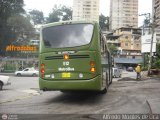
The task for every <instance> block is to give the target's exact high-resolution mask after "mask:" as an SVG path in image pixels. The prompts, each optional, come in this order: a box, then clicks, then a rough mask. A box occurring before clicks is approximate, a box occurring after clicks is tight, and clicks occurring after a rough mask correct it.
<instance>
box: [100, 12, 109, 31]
mask: <svg viewBox="0 0 160 120" xmlns="http://www.w3.org/2000/svg"><path fill="white" fill-rule="evenodd" d="M99 25H100V27H101V29H105V28H106V29H107V30H109V17H105V16H104V15H102V14H101V15H100V16H99Z"/></svg>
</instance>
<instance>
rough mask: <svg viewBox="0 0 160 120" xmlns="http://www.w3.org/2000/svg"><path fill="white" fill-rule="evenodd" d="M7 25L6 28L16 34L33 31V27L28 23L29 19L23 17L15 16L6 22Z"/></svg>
mask: <svg viewBox="0 0 160 120" xmlns="http://www.w3.org/2000/svg"><path fill="white" fill-rule="evenodd" d="M7 23H8V26H10V27H11V29H12V30H13V31H14V32H16V33H24V32H30V31H33V26H32V24H31V23H30V20H29V18H27V17H25V16H23V15H19V14H15V15H13V16H11V17H10V18H9V19H8V20H7Z"/></svg>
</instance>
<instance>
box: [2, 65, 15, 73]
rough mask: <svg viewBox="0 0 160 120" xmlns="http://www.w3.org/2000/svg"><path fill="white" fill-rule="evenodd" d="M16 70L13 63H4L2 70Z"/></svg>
mask: <svg viewBox="0 0 160 120" xmlns="http://www.w3.org/2000/svg"><path fill="white" fill-rule="evenodd" d="M15 70H16V65H15V64H5V65H4V71H5V72H14V71H15Z"/></svg>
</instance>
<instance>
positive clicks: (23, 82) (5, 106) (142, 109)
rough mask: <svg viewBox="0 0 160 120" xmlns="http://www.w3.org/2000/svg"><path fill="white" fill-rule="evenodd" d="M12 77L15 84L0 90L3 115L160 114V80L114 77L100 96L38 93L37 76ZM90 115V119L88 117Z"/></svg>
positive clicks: (131, 76)
mask: <svg viewBox="0 0 160 120" xmlns="http://www.w3.org/2000/svg"><path fill="white" fill-rule="evenodd" d="M135 75H136V74H135V73H134V72H126V71H124V72H123V74H122V77H123V78H125V77H128V78H135V77H136V76H135ZM10 77H11V82H12V85H11V86H6V87H4V90H3V91H0V113H5V114H18V115H19V114H34V115H38V116H37V117H39V116H40V114H41V115H43V114H44V116H46V115H47V116H46V117H49V115H59V114H68V116H67V117H69V119H74V120H76V119H75V118H77V117H78V118H81V119H82V118H83V119H87V120H88V119H96V117H97V116H94V115H102V114H160V94H159V93H160V87H159V86H160V78H157V79H151V78H148V79H145V80H142V81H130V80H128V81H118V80H119V79H121V78H115V79H114V80H113V83H112V84H111V86H110V87H109V89H108V92H107V94H99V93H97V92H87V91H86V92H73V93H62V92H60V91H50V92H43V91H40V90H39V86H38V77H15V76H10ZM87 114H89V116H85V115H87ZM34 117H35V116H34ZM56 117H57V119H61V118H62V117H64V116H62V117H60V116H56ZM101 117H102V116H101ZM26 118H28V117H26ZM40 118H43V117H42V116H41V117H40Z"/></svg>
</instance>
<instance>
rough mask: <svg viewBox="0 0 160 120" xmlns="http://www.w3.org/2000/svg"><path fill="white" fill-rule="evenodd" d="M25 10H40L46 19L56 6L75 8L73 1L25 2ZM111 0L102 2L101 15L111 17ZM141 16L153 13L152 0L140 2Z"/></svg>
mask: <svg viewBox="0 0 160 120" xmlns="http://www.w3.org/2000/svg"><path fill="white" fill-rule="evenodd" d="M24 4H25V9H26V10H27V11H29V10H32V9H37V10H40V11H42V12H43V13H44V15H45V17H47V16H48V14H49V13H50V12H51V11H52V8H53V6H54V5H55V4H57V5H60V4H62V5H66V6H68V7H72V6H73V0H24ZM109 4H110V0H100V13H99V14H101V13H102V14H103V15H105V16H109V6H110V5H109ZM138 12H139V14H143V13H151V12H152V0H139V11H138ZM143 19H144V16H141V17H139V26H140V25H142V21H143Z"/></svg>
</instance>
